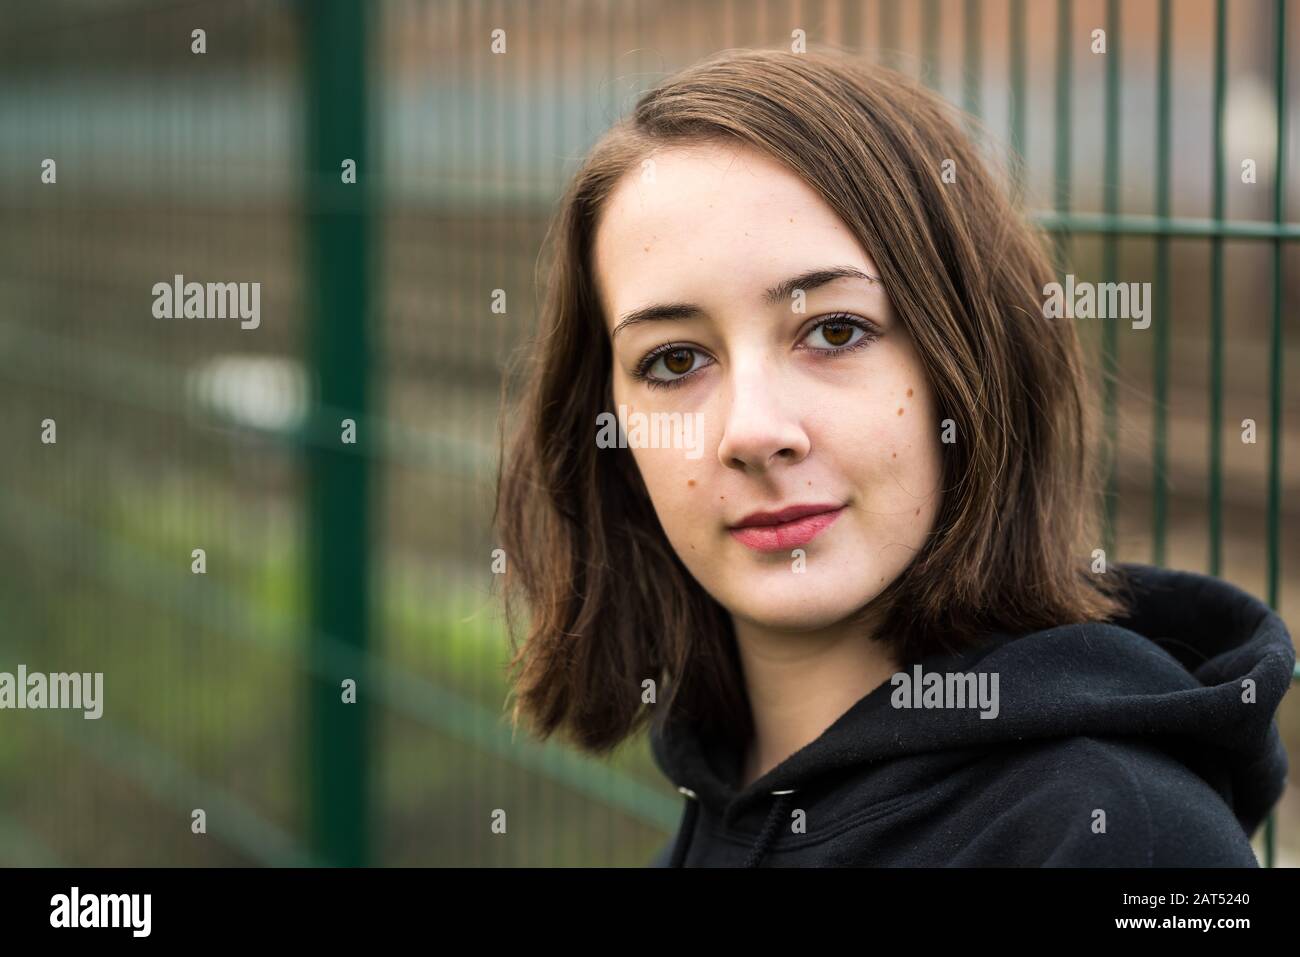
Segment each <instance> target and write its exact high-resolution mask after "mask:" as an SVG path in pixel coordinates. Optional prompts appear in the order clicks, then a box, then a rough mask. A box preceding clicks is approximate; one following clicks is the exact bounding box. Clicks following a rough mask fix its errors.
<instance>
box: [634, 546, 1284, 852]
mask: <svg viewBox="0 0 1300 957" xmlns="http://www.w3.org/2000/svg"><path fill="white" fill-rule="evenodd" d="M1121 567H1122V569H1123V570H1124V571H1126V572H1127V573H1128V577H1129V580H1130V582H1131V583H1132V585H1133V595H1134V597H1135V598H1136V601H1135V602H1134V604H1133V610H1132V613H1131V614H1130V615H1129V616H1128V617H1126V618H1125V619H1123V620H1120V621H1116V622H1113V623H1093V624H1086V625H1066V626H1060V627H1056V628H1049V629H1047V630H1045V631H1039V632H1034V633H1032V634H1025V635H1020V636H1011V635H1006V634H994V635H992V636H991V637H990V639H989V641H988V642H987V643H985V644H981V645H980V646H979V647H978V648H976V649H974V650H971V651H967V652H964V653H961V654H958V655H945V654H938V655H931V656H927V657H924V658H921V659H920V661H918V662H908V663H907V665H906V666H905V667H904V669H903V671H901V672H900V673H899V674H907V675H908V676H909V679H915V678H916V677H918V675H919V676H920V677H921V678H922V681H921V682H920V685H921V687H922V689H924V688H926V687H931V686H930V684H929V683H927V682H926V680H925V678H924V676H925V675H926V674H928V673H938V674H939V676H940V677H941V678H942V679H943V680H944V681H945V682H948V680H949V679H948V677H947V676H949V675H954V674H956V673H983V674H984V679H983V680H984V682H985V684H984V686H983V687H984V691H985V696H984V697H983V698H982V699H981V698H979V696H978V695H977V694H972V695H971V696H970V698H969V699H967V700H968V705H973V706H967V707H955V706H953V705H955V704H958V703H959V700H958V699H957V698H956V697H955V695H954V696H950V697H948V698H947V699H946V700H947V702H948V706H947V707H925V706H922V707H915V705H917V704H921V705H925V703H926V698H925V697H924V696H917V697H914V696H913V695H912V694H911V693H910V689H909V688H907V687H906V686H904V685H903V684H902V682H901V679H899V677H898V676H895V677H894V678H892V679H891V680H890V681H887V682H885V683H884V684H881V685H880V686H879V687H877V688H876V689H875V690H873V691H872V692H871V693H869V694H867V695H866V696H864V697H863V698H861V699H860V700H859V701H858V702H857V703H856V704H855V705H853V707H851V708H850V709H849V710H848V711H846V712H845V713H844V714H842V715H841V716H840V717H839V718H838V719H837V720H836V721H835V722H834V723H833V724H832V725H831V726H830V727H829V728H827V729H826V730H825V731H824V732H822V734H821V735H820V736H819V737H818V738H817V739H816V740H814V741H813V742H811V743H810V744H808V745H807V746H805V747H803V748H801V749H799V750H798V751H796V752H795V753H794V754H792V755H790V756H789V757H788V758H786V759H785V760H784V761H782V762H781V763H780V764H778V765H777V766H776V767H775V768H773V769H772V770H770V771H768V772H767V773H766V774H764V775H763V776H762V777H761V778H759V779H758V780H757V781H755V782H753V783H752V784H751V785H750V786H749V787H746V788H744V789H743V790H740V791H738V790H737V789H736V787H735V782H736V781H737V780H738V778H739V770H740V769H739V753H738V752H737V750H736V749H735V748H730V749H728V748H722V747H719V746H718V745H716V744H715V743H714V742H712V740H711V739H710V738H709V737H708V736H707V735H706V734H703V733H701V731H700V729H699V728H696V727H685V726H682V724H681V723H680V722H670V723H669V724H668V725H667V727H663V726H661V725H659V724H655V725H654V726H653V727H652V730H651V747H652V752H653V754H654V758H655V762H656V763H657V764H658V765H659V768H660V770H662V771H663V772H664V774H665V775H666V776H667V777H668V778H669V780H670V781H671V782H672V783H673V784H674V785H676V786H677V789H678V791H679V792H680V793H681V794H682V795H683V796H684V800H685V804H684V813H683V816H682V820H681V824H680V826H679V828H678V832H677V835H676V837H675V839H674V840H672V841H670V842H669V843H668V845H667V846H665V847H664V848H663V850H662V851H661V852H660V853H659V854H658V855H657V856H656V858H655V860H654V861H653V866H670V867H683V866H685V867H700V866H704V867H710V866H724V867H725V866H750V867H756V866H765V867H817V866H891V867H913V866H959V867H970V866H976V867H979V866H991V867H999V866H1083V867H1104V866H1123V867H1199V866H1229V867H1256V866H1258V862H1257V860H1256V858H1255V855H1254V852H1253V851H1252V849H1251V847H1250V843H1249V837H1250V836H1251V835H1253V834H1254V832H1255V830H1256V828H1257V827H1258V826H1259V824H1260V823H1261V822H1262V821H1263V819H1264V818H1265V817H1266V816H1267V815H1268V811H1269V809H1270V808H1271V807H1272V806H1273V804H1274V803H1275V802H1276V801H1277V799H1278V797H1279V796H1280V795H1281V793H1282V790H1283V786H1284V782H1285V779H1286V775H1287V769H1288V766H1287V757H1286V752H1285V750H1284V749H1283V747H1282V742H1281V738H1280V736H1279V734H1278V730H1277V726H1276V724H1275V722H1274V720H1273V718H1274V713H1275V712H1276V710H1277V707H1278V704H1279V702H1280V701H1281V699H1282V696H1283V695H1284V694H1285V693H1286V691H1287V689H1288V687H1289V686H1290V683H1291V679H1292V673H1293V669H1294V665H1295V649H1294V647H1293V646H1292V643H1291V638H1290V636H1289V635H1288V633H1287V630H1286V627H1285V626H1284V625H1283V623H1282V621H1281V619H1279V618H1278V617H1277V616H1276V615H1275V614H1274V613H1273V612H1272V611H1270V610H1269V608H1268V607H1267V606H1266V605H1264V604H1263V603H1262V602H1260V601H1258V600H1257V599H1255V598H1253V597H1251V596H1250V595H1248V594H1246V593H1245V592H1243V591H1241V590H1239V589H1238V588H1235V587H1233V586H1232V585H1229V584H1227V583H1225V582H1223V581H1221V580H1219V579H1215V578H1210V577H1207V576H1204V575H1199V574H1195V573H1190V572H1175V571H1168V570H1164V569H1157V568H1153V567H1150V566H1145V565H1124V566H1121ZM918 665H919V666H920V671H919V672H918V671H917V666H918ZM994 676H996V683H995V677H994ZM968 680H978V679H968ZM930 681H931V682H933V681H934V679H930ZM913 683H915V682H913ZM947 686H948V685H947V684H945V685H944V686H941V687H940V688H939V692H942V691H943V688H944V687H947ZM968 687H970V688H971V689H972V690H975V688H976V686H975V685H969V686H968ZM951 688H952V690H953V691H954V692H955V690H956V684H955V683H953V684H952V685H951ZM939 692H936V691H934V690H933V687H931V691H930V694H931V695H932V697H931V698H930V701H931V702H938V701H941V700H944V699H942V698H937V697H933V696H934V695H936V694H938V693H939ZM994 692H996V693H994ZM917 694H918V695H919V694H920V693H919V692H918V693H917ZM903 701H907V702H909V703H911V704H912V705H913V707H910V708H904V707H901V706H899V707H896V706H895V705H896V704H898V705H901V704H902V702H903ZM981 701H982V702H983V704H982V705H981V704H980V702H981ZM994 701H996V709H995V708H994V707H993V706H992V702H994ZM981 713H984V714H988V715H989V717H981V716H980V715H981Z"/></svg>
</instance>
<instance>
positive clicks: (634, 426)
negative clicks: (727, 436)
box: [596, 405, 704, 459]
mask: <svg viewBox="0 0 1300 957" xmlns="http://www.w3.org/2000/svg"><path fill="white" fill-rule="evenodd" d="M596 447H597V448H601V449H626V448H634V449H688V450H689V451H688V452H687V453H686V457H687V458H688V459H698V458H700V456H702V455H703V454H704V413H703V412H632V413H629V412H628V411H627V406H626V405H620V406H619V407H618V415H617V416H615V414H614V413H613V412H601V413H599V414H598V415H597V416H596Z"/></svg>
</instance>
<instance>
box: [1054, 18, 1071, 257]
mask: <svg viewBox="0 0 1300 957" xmlns="http://www.w3.org/2000/svg"><path fill="white" fill-rule="evenodd" d="M1071 13H1072V10H1071V4H1070V0H1057V4H1056V183H1055V188H1054V189H1053V198H1054V203H1053V205H1054V206H1055V208H1056V215H1057V217H1058V221H1059V225H1058V227H1057V232H1056V267H1057V269H1058V270H1059V271H1061V272H1064V271H1065V268H1066V257H1067V256H1068V254H1069V236H1070V233H1069V227H1068V226H1067V225H1066V223H1065V219H1066V217H1067V216H1068V214H1069V212H1070V72H1071V70H1070V42H1071V41H1070V17H1071Z"/></svg>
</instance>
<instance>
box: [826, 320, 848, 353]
mask: <svg viewBox="0 0 1300 957" xmlns="http://www.w3.org/2000/svg"><path fill="white" fill-rule="evenodd" d="M821 330H822V336H823V337H824V338H825V339H826V341H827V342H828V343H830V344H831V345H832V346H837V347H838V346H842V345H847V344H848V341H849V339H851V338H852V337H853V326H851V325H849V324H848V323H847V322H828V323H826V324H824V325H823V326H822V327H821Z"/></svg>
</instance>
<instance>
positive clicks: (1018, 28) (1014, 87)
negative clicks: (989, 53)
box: [1008, 0, 1026, 204]
mask: <svg viewBox="0 0 1300 957" xmlns="http://www.w3.org/2000/svg"><path fill="white" fill-rule="evenodd" d="M1008 16H1009V18H1010V20H1011V37H1010V43H1011V108H1010V111H1009V112H1010V114H1011V115H1010V117H1009V125H1010V127H1011V131H1010V132H1011V152H1012V154H1013V155H1012V157H1011V162H1012V166H1011V168H1012V171H1013V176H1014V188H1015V198H1016V203H1017V204H1018V203H1020V201H1021V200H1022V199H1023V197H1024V193H1025V166H1026V163H1025V0H1011V9H1010V10H1009V11H1008Z"/></svg>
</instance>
